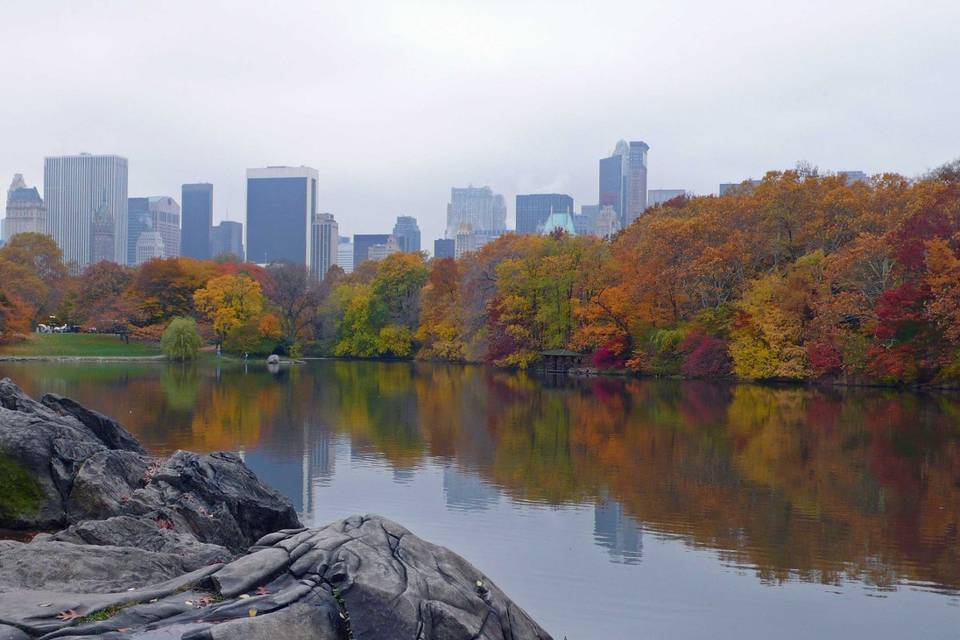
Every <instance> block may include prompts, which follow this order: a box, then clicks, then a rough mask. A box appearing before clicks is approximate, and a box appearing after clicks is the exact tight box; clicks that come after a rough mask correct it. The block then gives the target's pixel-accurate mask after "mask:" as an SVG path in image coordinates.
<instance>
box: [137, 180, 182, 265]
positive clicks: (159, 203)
mask: <svg viewBox="0 0 960 640" xmlns="http://www.w3.org/2000/svg"><path fill="white" fill-rule="evenodd" d="M154 231H155V232H157V233H159V234H160V237H161V238H163V247H164V253H163V257H164V258H176V257H177V256H179V255H180V205H179V204H177V201H176V200H174V199H173V198H171V197H170V196H151V197H149V198H128V199H127V264H140V263H139V262H137V240H138V239H139V238H140V234H141V233H144V232H154Z"/></svg>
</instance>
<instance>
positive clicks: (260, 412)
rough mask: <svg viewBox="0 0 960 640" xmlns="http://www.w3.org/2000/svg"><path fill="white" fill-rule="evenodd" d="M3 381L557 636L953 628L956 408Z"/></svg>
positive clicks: (151, 379) (366, 365)
mask: <svg viewBox="0 0 960 640" xmlns="http://www.w3.org/2000/svg"><path fill="white" fill-rule="evenodd" d="M0 375H6V376H10V377H12V378H13V379H14V380H15V381H16V382H17V383H18V384H20V385H21V386H23V387H24V388H25V389H26V390H27V391H28V392H29V393H31V394H33V395H39V394H42V393H44V392H50V391H52V392H56V393H61V394H64V395H68V396H71V397H73V398H76V399H77V400H79V401H81V402H83V403H84V404H87V405H89V406H91V407H93V408H96V409H98V410H100V411H102V412H104V413H106V414H108V415H111V416H114V417H116V418H117V419H119V420H120V421H121V422H123V423H124V424H126V425H127V426H128V428H130V429H131V431H133V432H134V433H135V434H136V435H137V437H138V438H140V439H141V441H142V442H143V443H144V444H145V446H146V447H148V449H149V450H150V451H151V452H153V453H157V454H162V453H169V452H172V451H174V450H176V449H190V450H194V451H213V450H221V449H222V450H232V451H237V452H239V453H240V454H241V455H242V456H244V458H245V460H246V461H247V463H248V464H249V465H250V466H251V468H253V469H254V471H256V472H257V473H258V474H259V475H260V477H261V478H262V479H263V480H264V481H266V482H267V483H269V484H271V485H272V486H274V487H275V488H276V489H277V490H278V491H281V492H282V493H283V494H284V495H286V496H287V497H288V498H289V499H290V500H291V501H292V502H293V503H294V505H295V507H296V508H297V510H298V511H299V512H300V513H301V514H302V518H303V520H304V521H305V522H306V523H308V524H316V525H320V524H324V523H326V522H329V521H331V520H334V519H336V518H340V517H344V516H346V515H349V514H352V513H357V512H375V513H382V514H383V515H386V516H388V517H392V518H395V519H396V520H398V521H400V522H401V523H402V524H404V525H405V526H407V527H408V528H410V529H411V530H412V531H414V532H415V533H417V534H418V535H421V536H423V537H425V538H427V539H430V540H432V541H435V542H438V543H440V544H444V545H446V546H449V547H451V548H453V549H454V550H456V551H457V552H458V553H461V554H462V555H464V556H465V557H466V558H468V559H469V560H471V561H472V562H473V563H474V564H475V565H477V566H478V567H479V568H480V569H482V570H483V571H484V572H486V573H487V574H488V575H490V577H491V578H492V579H494V580H495V581H496V582H497V583H498V584H500V585H501V586H502V587H504V588H505V589H506V591H507V592H508V593H509V594H510V595H511V596H512V597H513V598H514V599H515V600H516V601H517V602H518V603H520V604H521V605H522V606H524V607H525V608H526V609H527V610H528V611H529V612H530V613H531V614H532V615H534V617H536V618H537V619H538V620H539V621H540V622H541V623H542V624H544V626H545V627H546V628H547V629H548V630H550V631H551V632H552V633H554V634H555V635H557V636H558V637H559V638H562V637H563V636H564V635H566V636H568V637H569V638H570V640H574V639H579V638H592V637H600V636H605V637H613V638H621V637H623V638H626V637H666V636H669V637H702V636H703V635H711V636H713V637H723V636H724V635H725V630H727V631H729V635H737V636H738V637H747V638H752V637H757V638H760V637H768V636H769V635H777V636H778V637H809V635H810V633H811V632H812V631H816V632H817V633H819V634H820V635H824V636H826V637H876V638H880V637H900V636H903V635H912V636H915V637H934V638H936V637H956V635H957V629H958V628H960V598H958V595H957V594H958V589H960V539H958V538H960V534H958V528H960V513H958V512H960V427H958V424H960V396H958V395H949V394H940V395H922V394H911V393H900V392H895V391H888V390H863V389H860V390H857V389H847V390H841V389H810V388H799V387H764V386H756V385H722V384H713V383H706V382H694V381H688V382H679V381H649V380H614V379H589V380H583V381H569V380H562V381H560V382H555V381H554V382H550V381H547V382H546V383H544V382H543V381H540V380H537V379H535V378H532V377H529V376H525V375H518V374H513V373H508V372H500V371H494V370H491V369H488V368H484V367H461V366H450V365H432V364H422V363H375V362H343V361H319V362H312V363H310V364H308V365H305V366H302V367H295V368H291V369H286V368H285V369H282V370H281V371H280V372H279V373H278V374H270V373H268V372H267V371H266V370H265V369H263V368H260V367H253V366H251V367H250V368H249V369H247V370H245V369H244V368H243V367H239V366H232V367H226V368H222V369H217V368H215V367H206V366H199V367H184V366H179V365H160V364H153V363H150V364H139V365H137V364H125V365H117V364H103V365H90V364H63V363H2V364H0ZM794 618H795V619H796V620H797V621H798V622H799V621H800V620H803V624H796V625H789V624H788V625H784V622H785V621H790V620H791V619H794ZM918 624H919V625H920V627H919V628H921V629H923V630H924V633H922V634H921V635H920V636H917V635H916V634H917V631H918ZM811 625H812V626H811ZM924 625H926V626H924ZM854 631H856V632H854ZM794 633H795V634H796V635H795V636H793V635H791V634H794Z"/></svg>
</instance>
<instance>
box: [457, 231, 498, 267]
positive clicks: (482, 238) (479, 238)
mask: <svg viewBox="0 0 960 640" xmlns="http://www.w3.org/2000/svg"><path fill="white" fill-rule="evenodd" d="M502 235H503V231H476V230H474V229H471V228H470V226H469V225H463V226H461V227H460V230H459V231H458V232H457V235H456V237H455V238H454V252H453V253H454V255H453V257H454V258H457V259H459V258H460V257H461V256H463V255H464V254H467V253H472V252H474V251H479V250H480V249H482V248H483V247H484V245H486V244H487V243H489V242H493V241H494V240H496V239H497V238H499V237H500V236H502Z"/></svg>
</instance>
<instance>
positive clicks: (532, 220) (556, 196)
mask: <svg viewBox="0 0 960 640" xmlns="http://www.w3.org/2000/svg"><path fill="white" fill-rule="evenodd" d="M551 213H573V198H571V197H570V196H568V195H566V194H564V193H531V194H527V195H518V196H517V233H539V232H540V228H541V227H542V226H543V224H544V223H545V222H546V221H547V218H549V217H550V214H551Z"/></svg>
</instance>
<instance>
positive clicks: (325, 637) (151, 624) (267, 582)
mask: <svg viewBox="0 0 960 640" xmlns="http://www.w3.org/2000/svg"><path fill="white" fill-rule="evenodd" d="M0 486H2V491H0V529H10V530H15V531H22V530H32V531H50V532H52V533H40V534H37V535H36V536H34V537H33V539H32V540H31V541H30V542H22V541H17V540H0V640H25V639H28V638H66V639H72V640H80V639H81V638H83V639H93V638H100V639H104V640H119V639H138V640H147V639H151V640H152V639H160V638H169V639H174V638H181V639H183V640H220V639H227V638H236V639H239V640H244V639H250V640H253V639H257V638H288V639H290V640H292V639H294V638H305V639H311V638H314V639H318V640H334V639H337V640H339V639H344V640H347V639H350V638H357V639H361V638H362V639H364V640H380V639H383V640H387V639H390V640H392V639H399V638H410V639H411V640H414V639H418V640H419V639H436V640H460V639H463V640H467V639H468V638H469V639H473V638H477V639H483V640H501V639H508V638H509V639H512V640H521V639H527V638H531V639H533V638H538V639H540V638H543V639H546V638H549V637H550V636H549V635H548V634H547V633H546V632H545V631H544V630H543V629H542V628H540V626H539V625H537V623H536V622H534V621H533V620H532V619H531V618H530V617H529V616H528V615H527V614H526V613H525V612H524V611H523V610H522V609H521V608H520V607H518V606H517V605H516V604H514V603H513V602H512V601H511V600H510V599H509V598H508V597H507V596H506V595H505V594H504V593H503V592H502V591H501V590H500V589H499V588H497V587H496V585H494V584H493V583H492V582H490V581H489V579H488V578H487V577H486V576H485V575H483V574H482V572H480V571H479V570H478V569H476V568H475V567H473V566H472V565H471V564H470V563H468V562H467V561H466V560H464V559H463V558H461V557H460V556H458V555H456V554H455V553H453V552H451V551H449V550H448V549H445V548H443V547H440V546H437V545H433V544H431V543H429V542H426V541H424V540H421V539H420V538H418V537H416V536H415V535H413V534H412V533H410V532H409V531H407V530H406V529H404V528H403V527H402V526H400V525H398V524H397V523H394V522H392V521H390V520H387V519H385V518H381V517H379V516H373V515H368V516H353V517H350V518H346V519H344V520H340V521H338V522H334V523H332V524H330V525H327V526H326V527H321V528H317V529H307V528H304V527H303V526H302V525H301V523H300V522H299V520H298V518H297V514H296V512H295V511H294V509H293V507H292V506H291V504H290V503H289V501H287V500H286V499H285V498H283V497H282V496H281V495H280V494H278V493H277V492H276V491H274V490H272V489H271V488H269V487H267V486H265V485H264V484H262V483H261V482H260V481H259V480H258V479H257V477H256V476H255V475H254V474H253V472H251V471H250V470H249V469H248V468H247V467H246V466H245V465H244V464H243V462H242V461H241V460H240V459H239V458H238V457H237V456H235V455H232V454H229V453H212V454H208V455H199V454H195V453H190V452H186V451H177V452H176V453H174V454H173V455H171V456H170V457H168V458H163V459H161V458H155V457H152V456H150V455H148V454H147V453H146V452H145V451H144V450H143V448H142V447H141V445H140V443H139V442H137V440H136V439H135V438H134V437H133V436H132V435H131V434H130V433H129V432H128V431H127V430H126V429H125V428H124V427H123V426H122V425H120V424H119V423H117V422H116V421H114V420H112V419H110V418H108V417H106V416H104V415H102V414H99V413H97V412H95V411H92V410H89V409H87V408H85V407H83V406H81V405H79V404H78V403H76V402H74V401H72V400H70V399H68V398H63V397H60V396H56V395H52V394H48V395H46V396H44V397H43V398H41V399H40V401H36V400H34V399H32V398H30V397H28V396H27V395H26V394H25V393H23V391H21V390H20V389H19V388H18V387H17V386H16V385H15V384H14V383H13V382H11V381H10V380H9V379H4V380H2V381H0Z"/></svg>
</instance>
